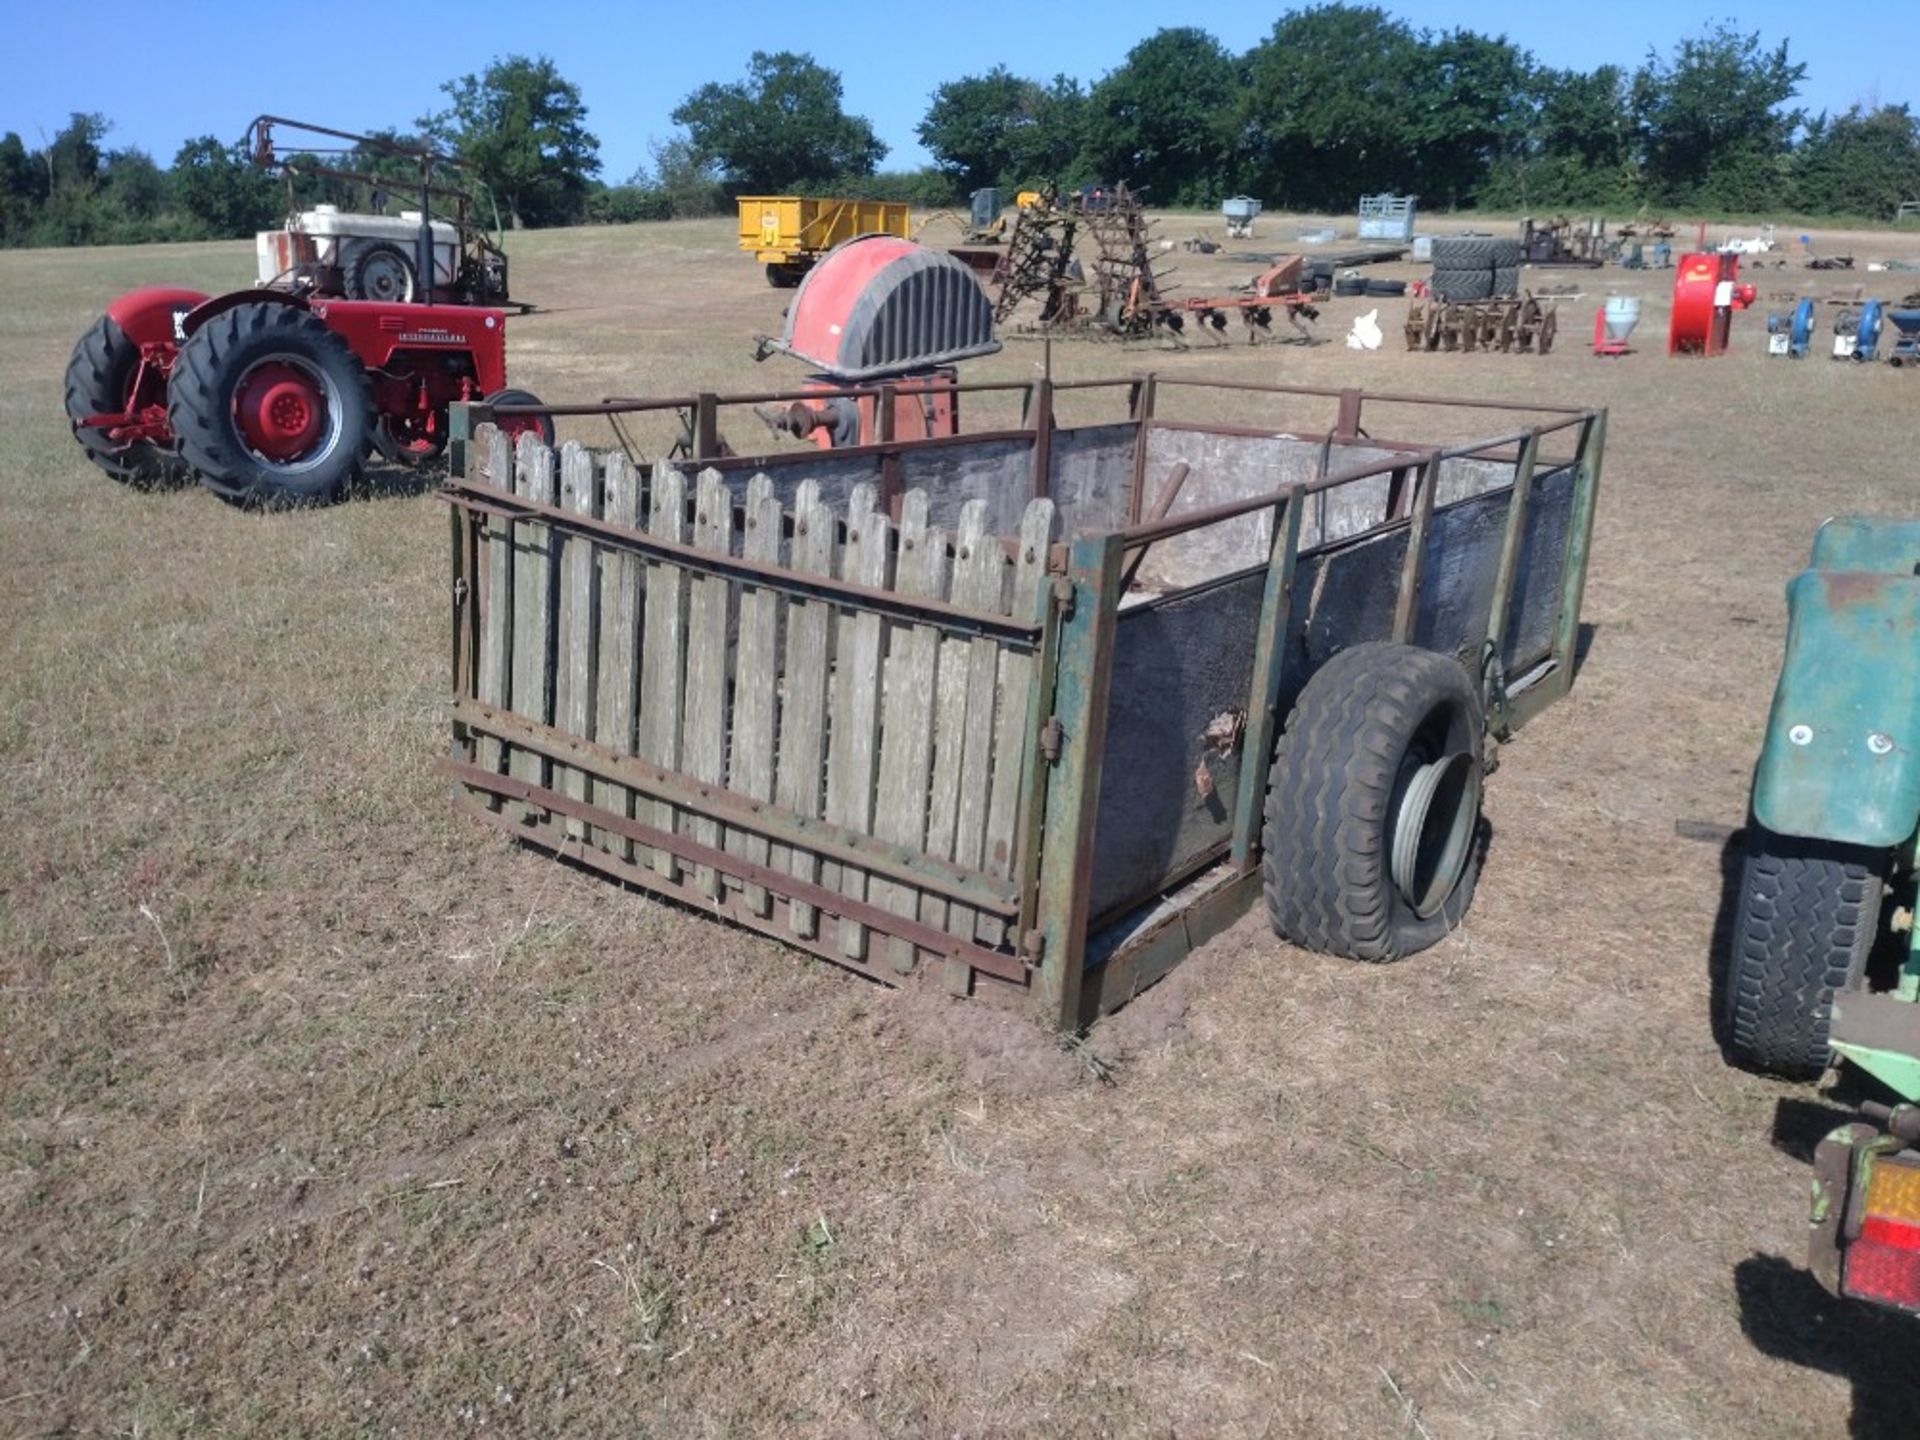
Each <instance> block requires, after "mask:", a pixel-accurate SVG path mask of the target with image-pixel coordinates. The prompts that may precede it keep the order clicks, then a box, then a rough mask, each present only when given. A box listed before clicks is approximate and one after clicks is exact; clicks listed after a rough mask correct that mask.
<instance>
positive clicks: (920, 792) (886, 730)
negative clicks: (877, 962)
mask: <svg viewBox="0 0 1920 1440" xmlns="http://www.w3.org/2000/svg"><path fill="white" fill-rule="evenodd" d="M895 569H896V575H895V579H894V589H896V590H898V591H900V592H901V593H903V594H908V595H921V596H929V597H933V598H942V597H944V596H945V594H946V584H947V537H946V535H945V534H944V533H943V532H942V531H940V530H939V529H937V528H931V527H929V526H928V524H927V492H926V491H924V490H913V491H909V492H908V493H907V495H906V496H905V497H903V498H902V500H901V502H900V548H899V558H898V560H897V562H896V566H895ZM888 629H889V632H890V633H889V635H888V639H887V660H886V671H885V676H886V689H885V698H884V699H883V701H882V703H881V720H880V788H879V795H878V806H879V808H878V809H877V811H876V812H875V815H874V828H873V833H874V834H875V835H878V836H879V837H880V838H881V839H883V840H892V841H895V842H896V843H898V844H902V845H909V846H912V847H914V848H915V849H919V848H921V847H923V846H924V845H925V844H926V839H927V794H928V787H929V785H930V784H931V781H932V778H933V709H934V681H935V678H936V667H937V666H938V664H939V658H940V632H939V630H937V629H935V628H934V627H933V626H931V625H898V624H895V625H890V626H889V627H888ZM872 898H873V903H874V904H875V905H876V906H878V907H879V908H881V909H883V910H890V911H892V912H893V913H894V914H896V915H900V916H903V917H905V918H906V919H909V920H915V919H918V918H919V915H920V892H919V890H917V889H916V888H914V887H913V886H911V885H901V884H899V883H897V882H895V881H875V882H874V886H873V897H872ZM887 949H888V956H887V958H888V963H889V964H891V965H892V966H893V969H894V970H895V972H896V973H898V974H901V975H905V974H906V973H908V972H909V971H911V970H912V969H913V966H914V961H915V958H916V957H915V954H914V947H913V944H912V942H910V941H907V940H903V939H900V938H898V937H896V938H894V939H893V940H891V941H889V942H888V947H887Z"/></svg>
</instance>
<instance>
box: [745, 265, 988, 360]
mask: <svg viewBox="0 0 1920 1440" xmlns="http://www.w3.org/2000/svg"><path fill="white" fill-rule="evenodd" d="M773 348H775V349H778V350H784V351H785V352H786V353H787V354H789V355H792V356H794V357H795V358H796V359H800V360H804V361H806V362H807V363H808V364H809V365H814V366H818V367H819V368H820V369H821V370H823V371H825V372H826V373H827V374H829V375H832V376H834V377H835V378H836V379H841V380H874V379H880V378H882V377H885V376H888V375H904V374H908V373H911V372H913V371H916V370H925V369H927V368H928V367H929V366H933V365H949V364H952V363H953V362H954V361H956V360H965V359H969V358H971V357H972V356H975V355H991V354H993V353H994V352H995V351H997V350H998V349H999V348H1000V342H999V341H998V340H996V339H994V338H993V306H992V305H991V304H990V303H989V302H988V300H987V297H986V293H985V292H984V291H982V290H981V288H980V282H979V281H977V280H976V279H974V276H973V272H972V271H971V270H969V269H968V268H967V266H966V265H965V264H964V263H963V262H962V261H960V260H958V259H956V258H954V257H953V256H952V255H949V254H947V253H946V251H944V250H930V249H928V248H927V247H926V246H924V245H916V244H914V243H913V242H912V241H911V240H901V239H899V238H897V237H895V236H892V235H861V236H856V237H855V238H854V239H852V240H848V241H846V242H845V243H843V244H840V245H836V246H835V247H834V248H833V249H832V250H830V251H828V252H827V254H826V257H825V258H824V259H822V260H821V261H820V263H819V264H817V265H815V266H814V267H813V268H812V269H811V270H809V271H808V272H807V275H806V278H805V279H804V280H802V281H801V282H800V288H799V290H798V291H797V292H795V294H794V297H793V303H792V304H791V305H790V306H788V307H787V328H786V333H785V335H784V336H783V337H782V338H781V339H780V340H779V341H777V342H775V344H774V347H773Z"/></svg>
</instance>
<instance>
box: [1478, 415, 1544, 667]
mask: <svg viewBox="0 0 1920 1440" xmlns="http://www.w3.org/2000/svg"><path fill="white" fill-rule="evenodd" d="M1539 455H1540V432H1539V431H1538V430H1529V431H1528V432H1527V438H1526V439H1525V440H1523V441H1521V442H1520V461H1519V464H1518V465H1516V466H1515V467H1514V472H1513V491H1512V493H1511V494H1510V495H1509V496H1508V497H1507V529H1506V533H1505V534H1504V535H1502V536H1501V538H1500V561H1499V564H1498V565H1497V566H1495V568H1494V572H1493V600H1492V602H1491V604H1490V605H1489V606H1488V608H1487V653H1488V655H1489V656H1490V658H1491V660H1492V663H1491V664H1490V665H1488V666H1486V667H1484V669H1485V672H1486V673H1485V674H1484V675H1483V677H1482V682H1483V683H1482V692H1483V693H1482V694H1481V697H1480V698H1481V699H1482V700H1491V699H1492V698H1493V697H1492V696H1490V695H1488V694H1486V693H1484V692H1485V691H1486V690H1489V689H1491V688H1492V685H1493V677H1494V676H1495V675H1496V674H1499V673H1500V672H1501V670H1502V669H1503V665H1502V660H1501V656H1502V654H1503V653H1504V652H1505V649H1506V643H1507V612H1508V611H1509V610H1511V609H1512V608H1513V581H1514V576H1515V575H1517V574H1518V573H1519V570H1520V551H1521V550H1522V549H1523V548H1524V547H1525V545H1526V543H1527V513H1528V501H1529V500H1531V499H1532V498H1533V467H1534V463H1535V461H1536V460H1537V459H1538V458H1539Z"/></svg>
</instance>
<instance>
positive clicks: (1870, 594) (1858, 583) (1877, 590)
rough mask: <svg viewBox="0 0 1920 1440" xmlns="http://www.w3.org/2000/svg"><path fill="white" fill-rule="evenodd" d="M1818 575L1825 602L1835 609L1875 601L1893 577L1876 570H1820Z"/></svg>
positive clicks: (1848, 607) (1868, 603)
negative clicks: (1825, 594) (1825, 595)
mask: <svg viewBox="0 0 1920 1440" xmlns="http://www.w3.org/2000/svg"><path fill="white" fill-rule="evenodd" d="M1819 575H1820V584H1821V587H1822V588H1823V589H1824V590H1825V591H1826V592H1827V603H1828V604H1829V605H1831V606H1833V608H1834V609H1836V610H1846V609H1850V608H1852V607H1853V606H1855V605H1871V604H1874V603H1876V602H1877V601H1878V600H1879V599H1880V596H1881V595H1882V593H1884V592H1885V590H1886V588H1887V582H1888V581H1889V580H1891V579H1893V578H1894V577H1893V576H1891V575H1886V574H1882V573H1881V572H1879V571H1877V570H1822V571H1820V572H1819Z"/></svg>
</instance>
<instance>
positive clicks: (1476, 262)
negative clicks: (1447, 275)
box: [1433, 235, 1495, 270]
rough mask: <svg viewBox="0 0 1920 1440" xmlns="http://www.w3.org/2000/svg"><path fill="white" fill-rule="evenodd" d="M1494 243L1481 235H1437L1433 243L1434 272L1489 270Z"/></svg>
mask: <svg viewBox="0 0 1920 1440" xmlns="http://www.w3.org/2000/svg"><path fill="white" fill-rule="evenodd" d="M1494 244H1495V242H1494V241H1493V240H1492V239H1491V238H1490V237H1487V236H1481V235H1439V236H1435V237H1434V241H1433V268H1434V269H1436V270H1491V269H1492V268H1493V247H1494Z"/></svg>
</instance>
